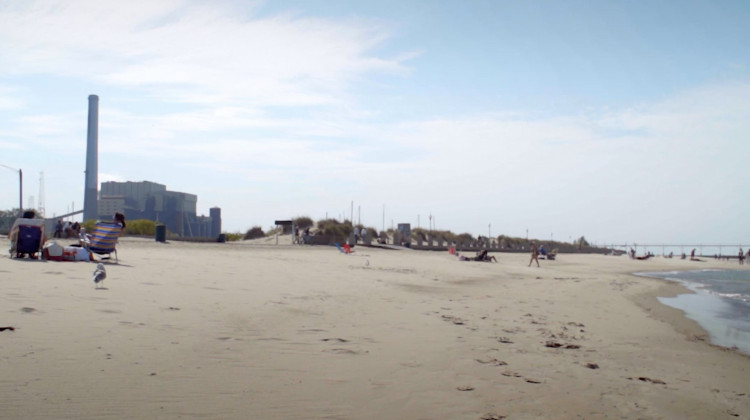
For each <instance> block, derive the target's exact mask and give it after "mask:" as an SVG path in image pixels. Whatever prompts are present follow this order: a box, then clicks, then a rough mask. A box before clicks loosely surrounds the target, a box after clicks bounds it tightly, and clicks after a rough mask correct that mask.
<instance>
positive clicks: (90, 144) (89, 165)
mask: <svg viewBox="0 0 750 420" xmlns="http://www.w3.org/2000/svg"><path fill="white" fill-rule="evenodd" d="M98 149H99V97H98V96H96V95H89V128H88V134H87V135H86V189H85V190H84V194H83V220H96V219H97V218H98V217H99V214H98V213H99V211H98V210H99V209H98V207H97V204H98V203H97V200H98V198H99V197H98V194H97V191H98V190H99V181H98V178H99V161H98V158H99V150H98Z"/></svg>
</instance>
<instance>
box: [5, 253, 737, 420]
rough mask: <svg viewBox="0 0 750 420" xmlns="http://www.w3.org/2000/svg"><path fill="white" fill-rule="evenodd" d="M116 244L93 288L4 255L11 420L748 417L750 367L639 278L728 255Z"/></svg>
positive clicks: (74, 274) (46, 265)
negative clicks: (461, 257) (476, 258)
mask: <svg viewBox="0 0 750 420" xmlns="http://www.w3.org/2000/svg"><path fill="white" fill-rule="evenodd" d="M118 249H119V254H120V264H119V265H114V264H107V273H108V278H107V280H105V282H104V286H105V288H104V289H100V290H96V289H95V288H94V284H93V282H92V281H91V273H92V272H93V271H94V268H95V265H94V264H90V263H80V262H79V263H69V262H33V261H17V260H10V259H8V257H7V255H4V256H2V257H0V288H1V289H2V294H1V295H0V327H3V326H13V327H15V328H16V330H15V331H9V330H8V331H2V332H0V418H2V419H63V418H70V419H106V418H112V419H128V418H139V419H140V418H143V419H177V418H185V419H190V418H195V419H498V418H508V419H537V418H556V419H580V418H584V419H687V418H694V419H722V418H728V419H729V418H738V417H739V418H750V379H748V378H749V375H748V374H749V373H750V372H749V371H748V369H750V358H749V357H747V356H744V355H741V354H738V353H736V352H733V351H729V350H725V349H721V348H717V347H714V346H711V345H709V344H707V343H706V342H705V341H704V340H705V335H704V333H703V332H702V331H701V330H700V329H699V328H698V327H697V326H696V325H695V324H693V323H692V322H691V321H688V320H687V319H685V318H684V317H682V314H681V313H680V312H679V311H677V310H673V309H670V308H668V307H665V306H662V305H660V304H659V303H658V301H657V300H656V298H655V296H656V295H657V293H661V294H662V295H665V294H670V293H672V294H673V293H676V292H680V291H682V289H680V288H679V287H678V286H676V285H673V284H669V283H666V282H664V281H660V280H654V279H648V278H640V277H635V276H632V275H630V274H629V273H631V272H635V271H640V270H650V271H657V270H680V269H694V268H696V267H697V266H698V264H701V265H700V267H709V266H711V267H717V266H718V267H723V268H736V265H734V264H730V263H725V262H713V261H710V262H705V263H696V262H690V261H682V260H677V259H675V260H666V259H660V258H657V259H653V260H649V261H633V260H630V259H628V258H627V257H624V256H623V257H609V256H600V255H560V256H559V257H558V260H557V261H544V260H542V261H541V264H542V267H541V268H536V267H532V268H529V267H527V266H526V264H527V263H528V256H527V255H521V254H496V255H497V256H498V258H499V263H497V264H493V263H479V262H460V261H457V260H456V258H455V257H452V256H450V255H448V254H447V253H443V252H440V253H438V252H420V251H388V250H382V249H370V248H364V247H357V248H356V252H355V253H354V254H352V255H349V256H347V255H344V254H341V253H339V252H337V251H336V250H335V249H334V248H332V247H320V246H319V247H306V246H303V247H292V246H269V245H257V244H248V243H229V244H188V243H176V242H172V243H168V244H160V243H155V242H153V241H151V240H145V239H133V238H124V239H123V240H122V241H121V244H120V245H119V247H118ZM548 345H549V346H558V345H559V347H556V348H555V347H548ZM593 367H598V368H593Z"/></svg>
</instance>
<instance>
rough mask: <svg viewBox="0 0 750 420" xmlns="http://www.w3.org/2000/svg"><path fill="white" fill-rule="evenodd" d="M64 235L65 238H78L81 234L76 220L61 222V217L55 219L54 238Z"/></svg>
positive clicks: (79, 225)
mask: <svg viewBox="0 0 750 420" xmlns="http://www.w3.org/2000/svg"><path fill="white" fill-rule="evenodd" d="M63 235H65V237H66V238H78V237H80V236H81V224H80V223H78V222H77V221H76V222H73V223H71V222H69V221H65V222H63V221H62V219H57V223H56V224H55V234H54V235H53V236H54V237H55V238H62V237H63Z"/></svg>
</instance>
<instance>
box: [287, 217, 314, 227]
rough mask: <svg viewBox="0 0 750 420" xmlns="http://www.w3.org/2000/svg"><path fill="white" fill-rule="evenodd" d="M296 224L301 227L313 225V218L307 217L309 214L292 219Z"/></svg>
mask: <svg viewBox="0 0 750 420" xmlns="http://www.w3.org/2000/svg"><path fill="white" fill-rule="evenodd" d="M292 221H293V222H294V224H295V225H297V227H299V228H300V229H306V228H309V227H312V226H313V224H314V223H313V219H311V218H309V217H307V216H300V217H297V218H295V219H292Z"/></svg>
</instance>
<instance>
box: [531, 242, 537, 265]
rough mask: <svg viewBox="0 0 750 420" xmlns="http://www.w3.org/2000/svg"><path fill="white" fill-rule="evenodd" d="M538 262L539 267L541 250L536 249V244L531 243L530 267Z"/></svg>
mask: <svg viewBox="0 0 750 420" xmlns="http://www.w3.org/2000/svg"><path fill="white" fill-rule="evenodd" d="M534 261H536V266H537V267H539V248H537V247H536V243H535V242H532V243H531V260H529V267H531V263H532V262H534Z"/></svg>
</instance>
